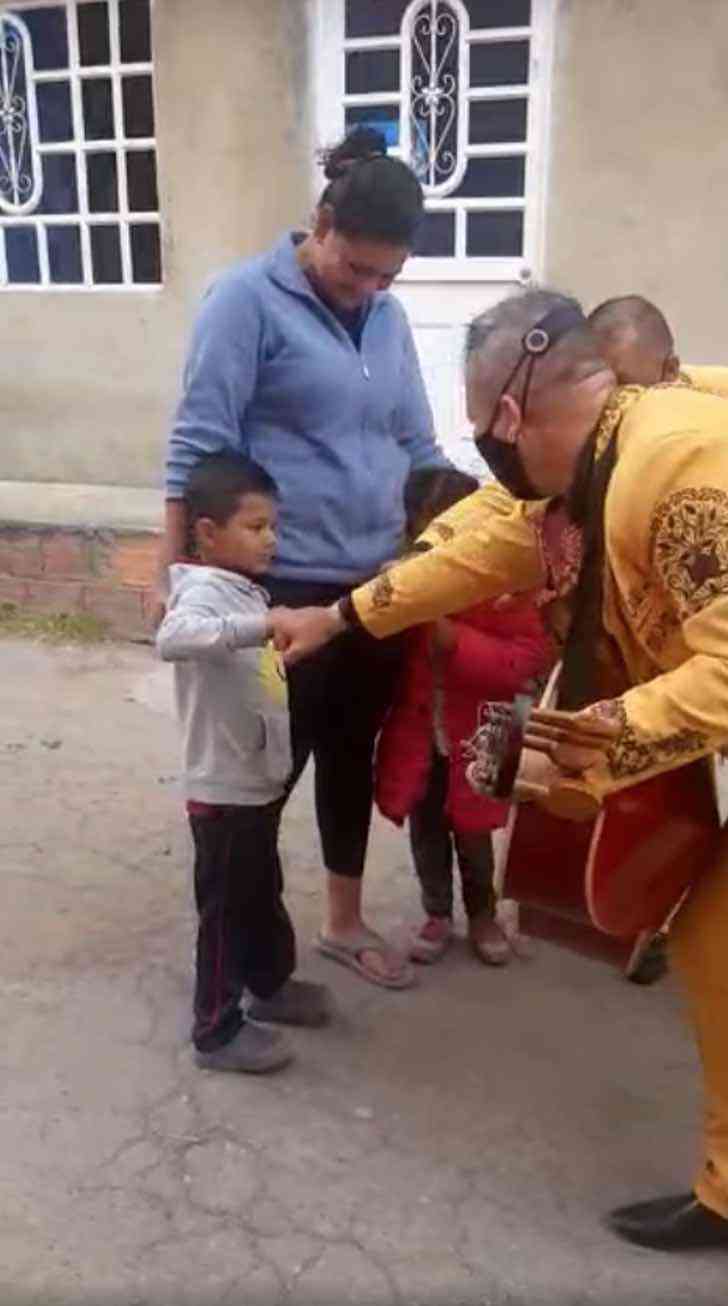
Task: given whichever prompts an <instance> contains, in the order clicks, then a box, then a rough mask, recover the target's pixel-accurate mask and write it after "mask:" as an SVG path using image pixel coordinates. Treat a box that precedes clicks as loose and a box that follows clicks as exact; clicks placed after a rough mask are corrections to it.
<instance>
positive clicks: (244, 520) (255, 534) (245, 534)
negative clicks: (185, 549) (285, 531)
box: [195, 494, 278, 576]
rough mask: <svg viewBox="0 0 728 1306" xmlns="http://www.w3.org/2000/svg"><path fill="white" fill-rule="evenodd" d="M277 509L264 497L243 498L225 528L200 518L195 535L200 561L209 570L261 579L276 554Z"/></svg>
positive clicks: (244, 495) (244, 496) (256, 495)
mask: <svg viewBox="0 0 728 1306" xmlns="http://www.w3.org/2000/svg"><path fill="white" fill-rule="evenodd" d="M277 525H278V506H277V504H276V502H275V500H274V499H270V498H268V496H267V495H265V494H243V495H241V497H240V499H239V500H238V506H237V508H236V510H235V512H234V513H233V515H232V517H229V518H228V520H227V521H226V522H225V525H224V526H220V525H218V523H217V522H214V521H213V520H212V518H211V517H199V518H198V520H197V522H196V523H195V535H196V538H197V547H198V549H199V551H200V557H201V558H202V561H203V562H206V563H207V564H208V566H210V567H224V568H225V569H226V570H227V571H242V572H244V573H245V574H246V575H247V576H262V575H263V574H264V573H265V572H266V571H267V570H268V568H269V567H270V564H271V562H272V561H273V558H274V556H275V551H276V528H277Z"/></svg>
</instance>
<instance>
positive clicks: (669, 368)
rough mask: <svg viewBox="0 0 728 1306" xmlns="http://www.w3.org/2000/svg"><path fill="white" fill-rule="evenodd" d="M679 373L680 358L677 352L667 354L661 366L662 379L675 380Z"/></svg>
mask: <svg viewBox="0 0 728 1306" xmlns="http://www.w3.org/2000/svg"><path fill="white" fill-rule="evenodd" d="M679 375H680V359H679V358H678V356H677V354H668V356H667V358H666V359H665V362H664V364H663V367H662V379H663V381H677V379H678V377H679Z"/></svg>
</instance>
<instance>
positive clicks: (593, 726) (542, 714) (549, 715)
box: [523, 708, 620, 775]
mask: <svg viewBox="0 0 728 1306" xmlns="http://www.w3.org/2000/svg"><path fill="white" fill-rule="evenodd" d="M619 733H620V726H619V724H618V722H617V721H609V720H606V719H605V718H604V717H602V716H600V715H597V714H595V713H594V712H593V711H592V710H591V709H590V708H586V709H585V710H583V711H581V712H557V711H551V710H548V709H545V708H536V709H535V710H534V711H533V712H532V713H531V715H530V717H529V719H528V721H527V723H526V728H525V731H524V736H523V743H524V747H525V748H531V749H535V750H536V751H537V752H540V753H545V754H546V756H547V757H549V758H550V759H551V761H552V762H553V763H555V765H556V766H557V767H558V768H559V769H560V770H561V771H563V772H564V773H565V774H566V775H580V774H582V773H583V772H584V771H588V770H589V769H590V767H592V766H598V765H600V764H601V763H602V762H603V761H604V759H605V757H606V755H607V753H608V752H609V749H610V748H611V746H612V745H613V744H614V742H615V740H616V739H617V738H618V736H619Z"/></svg>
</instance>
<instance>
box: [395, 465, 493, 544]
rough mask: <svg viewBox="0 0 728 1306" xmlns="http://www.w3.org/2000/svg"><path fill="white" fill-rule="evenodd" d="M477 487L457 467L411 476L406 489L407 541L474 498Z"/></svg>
mask: <svg viewBox="0 0 728 1306" xmlns="http://www.w3.org/2000/svg"><path fill="white" fill-rule="evenodd" d="M478 485H479V481H478V480H477V479H476V477H475V476H469V475H468V473H467V472H459V471H458V470H457V468H456V467H421V468H419V470H418V471H415V472H411V473H410V475H409V476H408V478H407V483H406V485H405V487H404V511H405V517H406V521H407V538H408V539H409V540H413V539H415V538H416V537H417V535H419V534H420V532H421V531H423V530H424V529H425V527H426V526H429V524H430V522H431V521H432V520H433V519H434V518H435V517H439V516H440V513H441V512H447V509H448V508H452V506H453V504H455V503H459V502H460V500H461V499H467V497H468V495H469V494H474V493H475V491H476V490H477V489H478Z"/></svg>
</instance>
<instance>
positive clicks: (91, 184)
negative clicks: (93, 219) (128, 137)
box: [86, 153, 119, 213]
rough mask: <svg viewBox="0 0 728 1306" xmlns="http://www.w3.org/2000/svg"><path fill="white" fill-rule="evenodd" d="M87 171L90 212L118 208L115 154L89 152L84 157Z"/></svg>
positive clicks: (110, 210)
mask: <svg viewBox="0 0 728 1306" xmlns="http://www.w3.org/2000/svg"><path fill="white" fill-rule="evenodd" d="M86 168H87V173H88V206H89V210H90V211H91V213H116V212H118V209H119V187H118V183H117V176H116V155H115V154H110V153H109V154H89V155H88V156H87V159H86Z"/></svg>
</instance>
